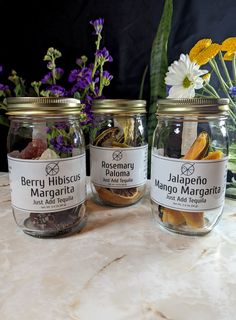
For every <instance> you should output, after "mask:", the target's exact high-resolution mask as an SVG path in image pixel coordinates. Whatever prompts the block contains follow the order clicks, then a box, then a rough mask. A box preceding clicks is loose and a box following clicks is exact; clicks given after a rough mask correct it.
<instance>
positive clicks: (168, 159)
mask: <svg viewBox="0 0 236 320" xmlns="http://www.w3.org/2000/svg"><path fill="white" fill-rule="evenodd" d="M228 102H229V101H228V99H210V98H204V99H196V98H194V99H179V100H177V99H163V100H159V101H158V109H157V119H158V123H157V126H156V129H155V131H154V134H153V144H152V156H151V202H152V213H153V216H154V219H155V221H157V222H158V223H159V224H160V225H161V226H162V227H164V228H165V229H167V230H169V231H173V232H175V233H180V234H184V235H193V236H195V235H196V236H198V235H199V236H201V235H205V234H207V233H208V232H210V231H211V230H212V229H213V228H214V227H215V225H216V224H217V223H218V222H219V220H220V217H221V216H222V213H223V207H224V200H225V186H226V172H227V154H228V135H227V128H226V118H227V114H228V109H229V107H228Z"/></svg>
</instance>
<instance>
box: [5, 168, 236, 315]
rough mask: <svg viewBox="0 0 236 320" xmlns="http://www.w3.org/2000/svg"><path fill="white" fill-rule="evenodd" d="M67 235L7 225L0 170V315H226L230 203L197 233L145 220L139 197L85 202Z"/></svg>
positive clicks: (230, 293) (235, 288)
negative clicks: (36, 233)
mask: <svg viewBox="0 0 236 320" xmlns="http://www.w3.org/2000/svg"><path fill="white" fill-rule="evenodd" d="M88 214H89V217H88V221H87V224H86V226H85V227H84V229H83V230H82V231H81V232H80V233H78V234H75V235H72V236H69V237H65V238H60V239H37V238H33V237H30V236H28V235H26V234H24V233H23V232H22V231H21V230H20V229H19V228H18V227H17V225H16V224H15V222H14V219H13V216H12V212H11V208H10V193H9V184H8V175H7V174H6V173H5V174H4V173H1V174H0V319H1V320H42V319H43V320H100V319H101V320H123V319H124V320H159V319H160V320H162V319H164V320H199V319H201V320H232V319H235V314H236V304H235V301H236V232H235V230H236V201H232V200H228V199H227V200H226V203H225V208H224V215H223V218H222V220H221V221H220V223H219V224H218V225H217V227H216V228H215V229H214V230H213V231H212V232H211V233H210V234H208V235H206V236H204V237H188V236H181V235H176V234H171V233H169V232H167V231H164V230H162V229H160V228H159V227H158V226H157V225H155V224H154V223H153V222H152V219H151V209H150V203H149V197H148V192H147V195H146V196H145V197H144V199H142V200H141V201H140V202H139V203H138V204H135V205H133V206H131V207H127V208H122V209H116V208H115V209H113V208H109V207H102V206H99V205H97V204H94V203H93V202H92V201H91V200H89V201H88Z"/></svg>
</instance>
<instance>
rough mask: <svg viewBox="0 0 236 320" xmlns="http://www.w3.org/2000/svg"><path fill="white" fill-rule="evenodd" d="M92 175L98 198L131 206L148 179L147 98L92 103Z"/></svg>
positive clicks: (109, 203)
mask: <svg viewBox="0 0 236 320" xmlns="http://www.w3.org/2000/svg"><path fill="white" fill-rule="evenodd" d="M92 113H93V123H92V128H91V131H90V168H91V172H90V179H91V189H92V194H93V198H94V200H95V201H97V202H100V203H102V204H105V205H110V206H117V207H122V206H129V205H132V204H134V203H136V202H137V201H139V200H140V199H141V198H142V197H143V195H144V194H145V190H146V182H147V152H148V146H147V127H146V102H145V101H143V100H124V99H115V100H112V99H103V100H95V101H94V102H93V104H92Z"/></svg>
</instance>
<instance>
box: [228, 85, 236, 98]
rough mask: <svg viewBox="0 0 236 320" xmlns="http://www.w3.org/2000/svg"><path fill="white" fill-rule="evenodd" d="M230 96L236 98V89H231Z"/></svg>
mask: <svg viewBox="0 0 236 320" xmlns="http://www.w3.org/2000/svg"><path fill="white" fill-rule="evenodd" d="M229 94H230V95H231V97H232V98H236V87H230V88H229Z"/></svg>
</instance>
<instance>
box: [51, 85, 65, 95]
mask: <svg viewBox="0 0 236 320" xmlns="http://www.w3.org/2000/svg"><path fill="white" fill-rule="evenodd" d="M47 90H48V91H50V92H51V93H52V94H53V95H54V96H56V97H65V96H67V92H66V89H65V88H63V87H62V86H59V85H57V84H53V85H51V86H50V87H48V88H47Z"/></svg>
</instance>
